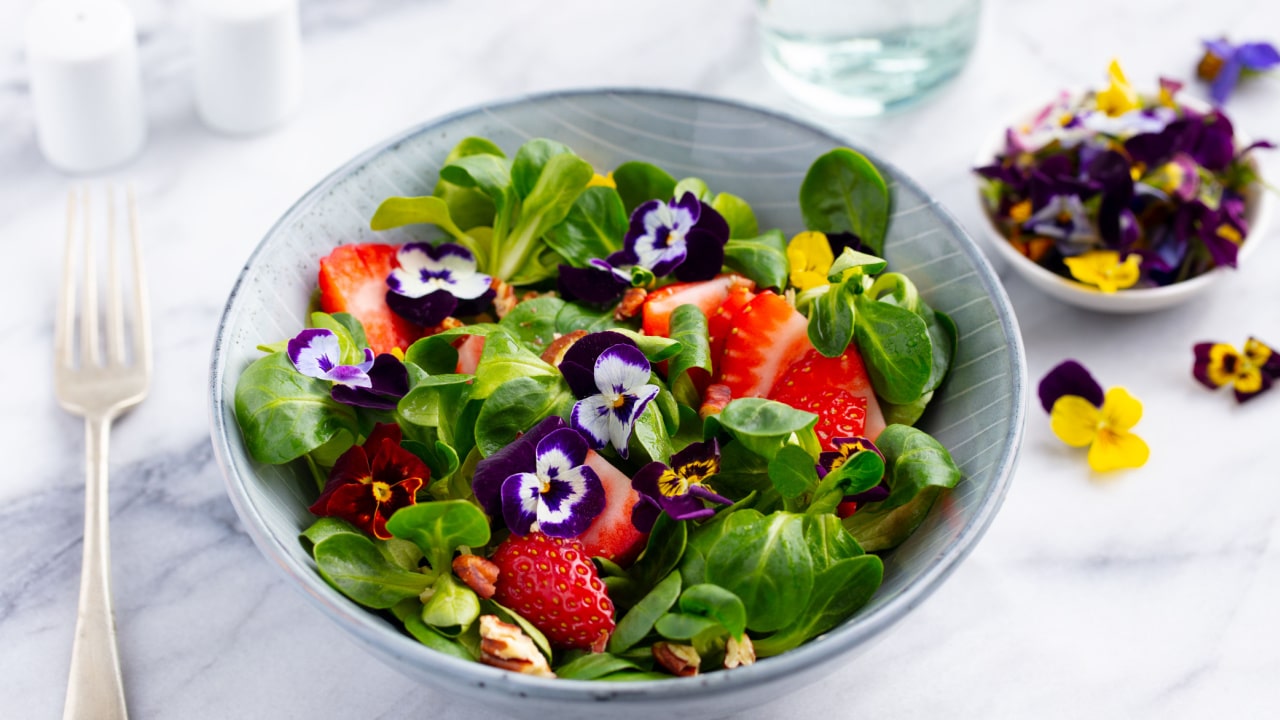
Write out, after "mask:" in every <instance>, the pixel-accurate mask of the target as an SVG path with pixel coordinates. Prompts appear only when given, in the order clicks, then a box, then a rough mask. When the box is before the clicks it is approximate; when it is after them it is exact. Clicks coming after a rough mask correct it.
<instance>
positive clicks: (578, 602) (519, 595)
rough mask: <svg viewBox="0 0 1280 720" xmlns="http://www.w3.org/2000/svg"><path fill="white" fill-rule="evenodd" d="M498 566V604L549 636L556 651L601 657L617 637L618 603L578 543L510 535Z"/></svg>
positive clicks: (498, 551)
mask: <svg viewBox="0 0 1280 720" xmlns="http://www.w3.org/2000/svg"><path fill="white" fill-rule="evenodd" d="M489 559H490V560H492V561H493V563H494V564H495V565H497V566H498V581H497V582H496V583H494V586H495V588H494V589H495V592H494V595H493V599H494V600H497V601H498V602H499V603H501V604H503V605H505V606H507V607H509V608H511V609H512V610H514V611H515V612H516V613H518V614H520V615H521V616H522V617H524V619H526V620H528V621H529V622H531V623H533V626H534V627H536V628H538V629H539V630H541V631H542V633H543V634H544V635H546V636H547V640H549V641H550V642H551V644H552V646H554V647H557V648H560V649H566V650H567V649H579V650H591V651H594V652H601V651H603V650H604V648H605V645H606V644H607V643H608V642H609V636H610V635H611V634H613V629H614V627H615V623H614V620H613V601H611V600H610V599H609V594H608V592H607V591H606V590H605V587H604V583H603V582H601V581H600V576H599V574H598V573H597V572H596V566H595V563H593V562H591V556H590V555H588V554H587V551H586V550H585V549H584V548H583V546H582V543H580V542H578V541H577V540H576V539H573V540H564V539H561V538H553V537H547V536H546V535H543V534H542V533H536V532H535V533H530V534H529V535H525V536H524V537H521V536H519V535H511V536H510V537H508V538H507V539H506V540H503V541H502V544H501V545H499V546H498V548H497V549H496V550H494V551H493V556H492V557H491V558H489Z"/></svg>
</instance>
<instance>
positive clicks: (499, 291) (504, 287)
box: [489, 278, 519, 320]
mask: <svg viewBox="0 0 1280 720" xmlns="http://www.w3.org/2000/svg"><path fill="white" fill-rule="evenodd" d="M489 287H491V288H493V292H494V296H493V311H494V312H495V313H497V314H498V319H499V320H501V319H502V318H504V317H506V316H507V313H509V312H511V308H513V307H515V306H516V303H518V302H519V300H516V289H515V288H513V287H511V286H510V285H508V284H507V283H505V282H503V281H501V280H499V279H498V278H494V279H493V282H491V283H489Z"/></svg>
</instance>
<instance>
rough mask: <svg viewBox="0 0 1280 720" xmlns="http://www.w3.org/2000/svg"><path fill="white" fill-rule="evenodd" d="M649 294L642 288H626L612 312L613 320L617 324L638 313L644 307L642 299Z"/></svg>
mask: <svg viewBox="0 0 1280 720" xmlns="http://www.w3.org/2000/svg"><path fill="white" fill-rule="evenodd" d="M648 295H649V293H648V292H647V291H646V290H645V289H644V288H639V287H633V288H627V291H626V292H625V293H623V294H622V300H621V301H620V302H618V307H617V309H616V310H614V311H613V319H614V320H617V321H618V322H622V321H623V320H630V319H631V318H633V317H635V316H636V313H638V312H640V308H642V307H644V299H645V298H646V297H648Z"/></svg>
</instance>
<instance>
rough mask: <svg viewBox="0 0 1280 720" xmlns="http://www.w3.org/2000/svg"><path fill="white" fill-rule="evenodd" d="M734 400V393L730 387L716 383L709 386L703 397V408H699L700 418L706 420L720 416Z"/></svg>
mask: <svg viewBox="0 0 1280 720" xmlns="http://www.w3.org/2000/svg"><path fill="white" fill-rule="evenodd" d="M732 399H733V391H732V390H730V389H729V386H728V385H721V384H720V383H715V384H713V385H708V386H707V392H706V394H705V395H703V397H702V407H699V408H698V417H700V418H702V419H703V420H706V419H707V418H708V417H710V416H711V415H719V414H720V411H721V410H724V406H725V405H728V404H729V401H730V400H732Z"/></svg>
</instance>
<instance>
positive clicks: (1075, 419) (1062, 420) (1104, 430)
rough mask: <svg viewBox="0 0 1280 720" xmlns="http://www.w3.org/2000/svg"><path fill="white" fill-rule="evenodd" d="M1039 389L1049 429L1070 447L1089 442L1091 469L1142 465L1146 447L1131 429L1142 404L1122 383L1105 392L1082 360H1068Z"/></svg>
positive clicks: (1145, 457)
mask: <svg viewBox="0 0 1280 720" xmlns="http://www.w3.org/2000/svg"><path fill="white" fill-rule="evenodd" d="M1039 394H1040V403H1041V405H1042V406H1044V408H1045V409H1046V410H1048V411H1049V422H1050V427H1051V428H1052V429H1053V433H1054V434H1055V435H1057V436H1058V438H1059V439H1060V440H1062V441H1063V442H1065V443H1066V444H1068V445H1070V446H1072V447H1088V448H1089V467H1091V468H1093V470H1094V471H1095V472H1107V471H1109V470H1119V469H1123V468H1136V467H1142V466H1143V465H1145V464H1146V462H1147V459H1148V457H1149V456H1150V454H1151V451H1150V449H1149V448H1148V447H1147V444H1146V442H1144V441H1143V440H1142V438H1140V437H1138V436H1137V435H1135V434H1133V433H1132V432H1130V430H1132V428H1133V426H1134V425H1137V424H1138V421H1139V420H1140V419H1142V403H1141V402H1139V401H1138V399H1137V398H1135V397H1133V396H1132V395H1130V394H1129V392H1128V391H1127V390H1125V389H1124V388H1121V387H1114V388H1111V389H1110V390H1107V391H1106V392H1105V393H1104V392H1103V391H1102V386H1101V385H1099V384H1098V382H1097V380H1094V378H1093V375H1091V374H1090V373H1089V371H1088V370H1086V369H1085V368H1084V366H1083V365H1081V364H1080V363H1078V362H1076V361H1074V360H1067V361H1065V362H1063V363H1062V364H1060V365H1058V366H1057V367H1055V368H1054V369H1052V370H1050V371H1049V373H1048V374H1047V375H1046V376H1045V377H1044V379H1043V380H1042V381H1041V382H1040V389H1039Z"/></svg>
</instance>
